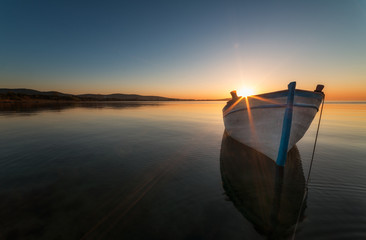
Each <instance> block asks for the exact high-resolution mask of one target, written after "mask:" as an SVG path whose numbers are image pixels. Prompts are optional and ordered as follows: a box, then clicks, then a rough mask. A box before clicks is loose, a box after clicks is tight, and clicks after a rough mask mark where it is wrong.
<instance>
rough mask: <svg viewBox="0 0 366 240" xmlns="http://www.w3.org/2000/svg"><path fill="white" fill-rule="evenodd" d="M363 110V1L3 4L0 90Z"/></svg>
mask: <svg viewBox="0 0 366 240" xmlns="http://www.w3.org/2000/svg"><path fill="white" fill-rule="evenodd" d="M291 81H296V82H297V88H300V89H305V90H314V89H315V86H316V85H317V84H324V85H325V89H324V91H325V94H326V100H366V1H362V0H361V1H355V0H347V1H344V0H340V1H338V0H329V1H327V0H321V1H319V0H315V1H312V0H306V1H262V0H256V1H231V0H225V1H199V0H196V1H174V0H168V1H138V0H134V1H92V0H89V1H49V0H47V1H36V0H34V1H28V0H27V1H17V0H9V1H7V0H3V1H1V2H0V88H31V89H37V90H41V91H49V90H55V91H60V92H65V93H73V94H81V93H101V94H109V93H135V94H141V95H159V96H165V97H178V98H196V99H206V98H226V97H230V94H229V92H230V91H231V90H234V89H237V90H238V89H242V88H249V89H252V90H253V92H254V93H256V94H259V93H265V92H271V91H277V90H283V89H286V88H287V84H288V83H289V82H291Z"/></svg>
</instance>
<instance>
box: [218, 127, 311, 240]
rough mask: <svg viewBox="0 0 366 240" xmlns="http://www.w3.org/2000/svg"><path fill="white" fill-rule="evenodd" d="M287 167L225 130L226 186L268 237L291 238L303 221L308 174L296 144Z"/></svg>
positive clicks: (222, 168)
mask: <svg viewBox="0 0 366 240" xmlns="http://www.w3.org/2000/svg"><path fill="white" fill-rule="evenodd" d="M287 155H288V156H287V157H288V161H287V164H286V167H280V166H278V165H276V163H275V162H274V161H273V160H271V159H270V158H268V157H267V156H265V155H264V154H262V153H260V152H258V151H256V150H254V149H252V148H250V147H248V146H246V145H244V144H242V143H240V142H238V141H236V140H235V139H233V138H231V137H230V136H229V135H228V134H227V133H226V132H225V133H224V136H223V139H222V145H221V153H220V171H221V178H222V184H223V188H224V190H225V193H226V195H227V196H228V198H229V200H230V201H232V202H233V204H234V206H235V207H236V208H237V210H238V211H239V212H240V213H241V214H242V215H243V216H244V217H245V218H246V219H247V220H248V221H249V222H250V223H251V224H253V226H254V228H255V230H256V231H257V232H258V233H259V234H261V235H265V236H266V237H267V238H268V239H288V237H290V236H291V235H292V234H293V233H294V231H295V229H296V224H297V223H299V222H301V221H303V219H304V211H305V208H306V195H305V191H306V188H305V177H304V173H303V168H302V163H301V159H300V154H299V152H298V150H297V147H296V145H295V146H294V147H293V148H292V149H291V150H290V151H289V152H288V153H287Z"/></svg>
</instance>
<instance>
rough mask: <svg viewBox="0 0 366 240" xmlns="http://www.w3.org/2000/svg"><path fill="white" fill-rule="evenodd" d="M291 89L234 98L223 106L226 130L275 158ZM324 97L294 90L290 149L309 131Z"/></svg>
mask: <svg viewBox="0 0 366 240" xmlns="http://www.w3.org/2000/svg"><path fill="white" fill-rule="evenodd" d="M287 94H288V91H280V92H274V93H269V94H262V95H256V96H252V97H247V98H238V99H236V100H231V101H229V102H228V104H227V105H226V106H225V107H224V109H223V115H224V124H225V129H226V131H227V133H228V134H229V135H230V136H231V137H232V138H234V139H236V140H237V141H239V142H241V143H244V144H245V145H248V146H250V147H252V148H254V149H256V150H257V151H259V152H261V153H263V154H265V155H266V156H268V157H269V158H271V159H273V160H276V158H277V156H278V151H279V147H280V142H281V137H282V126H283V122H284V115H285V111H286V107H288V106H287V104H286V102H287ZM322 99H323V93H319V92H310V91H303V90H295V97H294V104H293V114H292V123H291V131H290V138H289V143H288V148H287V150H290V149H291V148H292V147H293V146H294V145H295V144H296V143H297V142H298V141H299V140H300V139H301V138H302V137H303V136H304V135H305V133H306V131H307V130H308V128H309V126H310V124H311V123H312V121H313V119H314V117H315V115H316V113H317V112H318V110H319V106H320V104H321V102H322Z"/></svg>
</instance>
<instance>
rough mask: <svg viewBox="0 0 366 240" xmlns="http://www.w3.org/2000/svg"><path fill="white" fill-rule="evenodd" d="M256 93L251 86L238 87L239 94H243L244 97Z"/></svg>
mask: <svg viewBox="0 0 366 240" xmlns="http://www.w3.org/2000/svg"><path fill="white" fill-rule="evenodd" d="M253 94H254V91H253V89H250V88H241V89H238V96H242V97H248V96H251V95H253Z"/></svg>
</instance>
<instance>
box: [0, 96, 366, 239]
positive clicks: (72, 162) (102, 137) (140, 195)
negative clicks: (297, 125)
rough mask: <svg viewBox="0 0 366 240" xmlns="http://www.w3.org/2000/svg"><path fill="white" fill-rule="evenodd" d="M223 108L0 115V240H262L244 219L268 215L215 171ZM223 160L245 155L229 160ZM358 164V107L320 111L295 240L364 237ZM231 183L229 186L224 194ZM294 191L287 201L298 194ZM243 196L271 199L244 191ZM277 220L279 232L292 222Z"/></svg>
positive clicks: (365, 192)
mask: <svg viewBox="0 0 366 240" xmlns="http://www.w3.org/2000/svg"><path fill="white" fill-rule="evenodd" d="M223 106H224V102H132V103H105V104H104V103H96V104H92V103H88V104H86V103H84V104H67V105H65V104H62V105H18V106H16V107H14V106H13V107H9V106H1V107H0V132H1V135H0V152H1V155H0V239H266V238H267V237H268V233H265V232H263V226H264V224H263V226H261V222H260V223H258V222H255V220H254V218H253V216H254V217H255V216H256V215H257V214H267V215H268V212H269V211H270V210H268V211H267V210H265V208H264V207H263V208H261V206H259V208H258V209H257V208H254V207H252V208H248V206H251V205H250V204H254V203H255V201H252V202H250V201H249V203H248V201H247V200H248V198H247V199H245V197H247V196H248V194H244V195H243V192H240V191H241V190H240V188H241V187H243V186H245V184H246V183H248V181H247V180H243V179H241V178H240V172H239V173H233V172H232V171H234V172H235V171H237V172H238V171H239V170H240V166H239V167H238V168H236V167H235V166H234V165H232V164H233V163H231V165H229V166H231V169H232V171H231V172H230V171H229V172H227V171H226V170H225V171H224V170H223V169H224V168H223V166H224V165H223V164H227V163H228V162H227V161H229V162H230V161H232V159H234V158H235V156H238V154H235V153H234V154H233V156H234V158H230V157H228V158H227V157H225V156H227V155H225V151H226V152H228V151H227V149H229V150H230V149H231V147H233V145H235V144H229V145H227V142H229V143H230V141H231V140H230V139H228V138H226V137H225V136H224V125H223V122H222V115H221V109H222V107H223ZM318 116H319V115H317V117H318ZM316 125H317V118H316V119H315V120H314V122H313V124H312V126H311V128H310V129H309V131H308V132H307V134H306V135H305V137H304V138H303V139H302V140H301V141H300V142H299V143H298V144H297V148H298V154H297V155H296V156H297V157H296V159H299V163H300V165H299V164H298V165H296V166H297V169H300V170H296V174H297V175H296V176H297V179H299V181H300V180H301V181H300V182H301V184H302V185H301V184H300V185H298V186H304V185H303V183H304V182H303V181H304V179H306V177H307V172H308V169H309V163H310V158H311V152H312V147H313V143H314V137H315V132H316ZM227 146H229V147H228V148H227ZM222 148H223V149H222ZM235 151H237V152H238V153H239V152H241V151H245V149H242V148H241V147H240V146H239V147H237V149H236V150H235V149H232V150H230V151H229V152H230V153H233V152H235ZM245 154H249V155H250V154H252V153H250V152H249V153H245ZM365 156H366V104H365V103H327V104H326V105H325V108H324V113H323V118H322V124H321V129H320V133H319V138H318V145H317V149H316V155H315V160H314V164H313V170H312V172H311V178H310V184H309V189H308V196H307V198H306V199H305V202H304V205H303V212H302V214H301V217H300V221H299V226H298V229H297V232H296V235H295V238H296V239H365V238H366V227H365V226H366V200H365V199H366V174H365V172H366V161H365ZM239 163H240V161H239ZM269 164H270V163H269ZM225 166H226V165H225ZM233 166H234V167H233ZM240 171H242V170H240ZM243 171H244V170H243ZM251 173H253V171H252V172H251ZM235 174H237V175H236V176H238V177H239V178H240V179H241V180H238V181H235V182H234V183H232V184H231V185H230V184H229V185H228V184H227V183H226V182H227V181H226V180H227V179H228V178H229V179H230V178H231V177H233V176H235ZM285 174H286V173H285ZM243 176H248V175H247V174H246V175H244V174H243ZM254 176H257V174H254ZM241 181H243V182H241ZM223 182H225V183H224V184H223ZM235 184H236V185H235ZM234 185H235V186H238V188H239V190H237V191H236V192H235V191H231V190H230V189H233V188H234V187H235V186H234ZM252 185H253V186H252ZM230 187H233V188H230ZM297 189H299V191H297V190H291V191H290V194H292V195H291V199H294V198H296V199H299V196H300V197H301V195H302V194H303V192H304V191H303V190H302V188H301V187H297ZM234 190H235V189H234ZM245 191H250V192H253V191H257V192H258V191H260V193H261V196H264V197H263V198H264V199H268V198H270V197H272V196H269V195H265V194H262V193H263V191H265V190H259V188H258V187H257V186H256V184H247V186H246V189H245ZM297 192H298V194H297ZM295 195H296V196H295ZM237 196H242V198H244V200H245V204H244V203H243V202H242V203H243V204H240V202H238V201H237V200H235V199H237V198H236V197H237ZM244 200H242V201H244ZM282 202H283V201H282ZM294 206H296V208H299V209H300V207H299V206H298V205H296V204H295V205H294ZM283 208H286V209H287V210H288V209H290V211H291V214H292V215H294V214H295V215H298V213H297V212H296V211H297V210H296V209H294V208H290V207H289V206H285V207H284V206H281V209H283ZM259 212H263V213H259ZM249 213H250V214H249ZM271 214H272V213H271ZM272 215H273V214H272ZM281 216H282V219H284V220H283V221H286V220H287V221H288V222H290V223H289V224H288V225H289V226H290V227H289V229H287V231H288V232H291V229H293V226H292V225H293V221H289V219H290V217H287V218H284V217H283V216H284V215H281ZM286 216H287V215H286ZM291 219H293V217H291ZM258 224H259V225H258ZM291 226H292V227H291ZM261 228H262V229H261ZM278 236H281V237H278ZM278 236H274V237H273V238H285V239H286V238H291V237H292V236H293V235H291V234H290V235H289V234H287V235H278Z"/></svg>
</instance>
